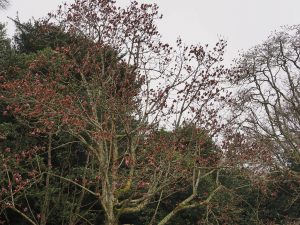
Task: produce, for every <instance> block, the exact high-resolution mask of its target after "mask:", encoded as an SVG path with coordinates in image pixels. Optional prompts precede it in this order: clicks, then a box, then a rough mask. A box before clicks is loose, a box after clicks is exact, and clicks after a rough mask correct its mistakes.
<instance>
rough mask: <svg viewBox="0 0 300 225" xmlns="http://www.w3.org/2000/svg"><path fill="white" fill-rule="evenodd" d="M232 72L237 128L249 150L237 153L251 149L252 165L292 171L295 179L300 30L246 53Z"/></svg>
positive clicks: (299, 137) (299, 158)
mask: <svg viewBox="0 0 300 225" xmlns="http://www.w3.org/2000/svg"><path fill="white" fill-rule="evenodd" d="M233 73H234V76H233V77H234V78H233V80H234V83H235V84H236V87H237V88H238V90H237V93H236V101H235V102H234V104H233V107H234V113H233V117H235V122H236V123H235V129H237V128H238V130H239V131H240V136H239V137H240V138H238V139H239V142H240V144H241V143H242V142H243V144H245V143H246V142H247V145H248V148H246V147H245V145H243V148H241V147H237V148H236V149H237V150H238V151H249V149H250V148H251V149H252V150H251V151H249V156H250V155H251V157H249V162H250V161H252V162H253V165H254V164H255V165H260V166H261V165H265V166H267V167H268V168H270V166H271V167H273V166H275V168H279V169H288V170H290V171H291V172H292V171H294V172H295V175H296V174H297V172H296V171H298V172H299V165H300V26H299V25H297V26H288V27H284V28H283V29H282V31H280V32H275V33H274V34H272V35H271V36H270V37H269V38H268V40H267V41H265V42H264V43H263V44H261V45H258V46H256V47H254V48H253V49H251V50H250V51H248V52H246V53H245V54H243V55H242V57H241V59H240V60H238V61H237V66H236V67H235V68H234V69H233ZM241 136H242V138H241ZM240 146H242V145H240ZM250 152H252V153H253V154H250ZM250 158H251V159H250ZM296 168H298V169H296ZM297 176H299V174H298V175H297Z"/></svg>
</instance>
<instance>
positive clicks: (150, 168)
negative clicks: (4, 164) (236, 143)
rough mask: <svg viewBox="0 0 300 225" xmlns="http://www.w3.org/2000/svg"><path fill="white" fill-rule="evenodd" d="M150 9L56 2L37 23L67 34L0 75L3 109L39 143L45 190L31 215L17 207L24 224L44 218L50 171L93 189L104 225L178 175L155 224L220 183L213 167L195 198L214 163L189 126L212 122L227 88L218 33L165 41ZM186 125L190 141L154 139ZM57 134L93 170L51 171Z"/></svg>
mask: <svg viewBox="0 0 300 225" xmlns="http://www.w3.org/2000/svg"><path fill="white" fill-rule="evenodd" d="M64 7H66V8H64ZM157 10H158V7H157V6H156V5H148V4H141V5H139V4H138V3H137V2H132V3H131V4H130V5H129V6H128V7H126V8H118V7H117V6H116V4H115V2H114V1H110V0H91V1H76V2H75V4H72V5H70V6H67V5H65V6H63V7H60V9H59V11H58V13H57V14H56V15H51V18H50V20H47V21H46V22H45V23H46V24H45V33H46V34H47V31H52V29H51V27H52V26H51V25H53V23H55V24H57V26H58V27H59V29H62V30H63V31H64V32H65V33H67V34H68V36H70V37H73V38H74V40H76V41H71V42H67V43H66V45H65V44H63V45H62V46H57V48H55V49H44V50H42V51H37V53H36V54H35V55H34V57H33V58H32V59H31V60H30V62H29V63H28V64H27V65H28V67H27V68H26V70H25V71H24V73H23V76H22V77H21V78H20V77H18V78H16V79H13V80H10V79H7V78H4V82H3V83H2V84H1V88H2V90H3V97H4V100H5V101H6V102H7V103H8V104H9V106H8V110H9V112H10V113H12V114H13V115H14V116H15V117H16V118H18V120H23V121H26V122H27V123H29V124H30V127H31V128H32V131H31V134H32V135H38V136H43V137H45V138H46V143H47V148H45V150H46V152H45V154H47V157H46V159H47V161H46V162H45V166H46V168H45V170H44V175H45V176H43V177H45V184H44V185H45V189H46V193H45V195H44V197H43V199H44V201H43V204H42V209H41V214H40V215H39V217H40V221H39V220H37V219H36V221H39V222H35V220H34V219H33V218H31V217H32V215H27V217H30V218H31V219H30V218H29V221H30V222H31V223H34V224H36V223H42V224H45V223H46V221H47V215H48V211H47V210H48V208H49V191H47V190H49V184H50V179H53V177H56V178H59V179H61V180H63V181H65V182H68V183H71V184H72V185H74V186H75V187H77V188H80V189H81V190H82V191H84V192H86V193H89V194H90V195H91V196H93V198H95V199H96V200H97V201H98V203H99V204H100V205H101V207H102V209H103V212H104V216H105V223H106V224H107V225H115V224H117V223H118V221H119V219H120V217H121V216H122V215H124V214H130V213H135V212H139V211H141V210H142V209H143V208H145V207H146V206H147V205H148V204H149V203H150V202H151V199H153V198H154V197H156V196H157V195H161V196H162V197H164V196H166V197H167V196H169V195H171V194H173V193H174V192H176V189H175V188H176V185H175V184H177V183H178V182H181V183H185V184H186V186H189V187H192V192H191V194H190V195H189V196H187V197H186V198H185V199H183V200H180V202H178V204H177V206H174V208H173V209H171V210H170V212H169V213H168V214H167V215H166V217H165V218H163V219H162V220H161V221H160V222H159V224H161V225H163V224H166V223H168V222H169V221H170V219H171V218H172V217H174V216H175V215H176V214H177V213H179V212H181V211H182V210H184V209H190V208H195V207H198V206H201V205H206V204H208V203H209V202H210V201H211V200H212V199H213V198H214V196H215V195H216V194H217V193H218V192H219V191H220V190H221V189H222V188H223V187H222V185H221V183H220V182H219V181H218V179H217V177H218V176H216V177H215V179H216V182H215V185H214V186H212V187H213V188H212V189H210V193H208V194H207V195H206V197H205V198H201V200H200V201H199V199H198V197H199V196H198V194H199V193H198V190H199V188H200V186H199V185H200V184H201V180H202V179H204V178H205V177H207V176H209V175H210V174H213V173H217V172H218V170H221V169H222V164H221V163H222V162H221V161H218V160H216V157H215V155H214V154H212V157H213V158H215V159H214V160H212V161H215V164H213V166H207V162H205V160H206V161H209V160H208V159H205V157H203V155H202V154H204V155H209V154H208V153H205V152H204V151H203V149H202V147H203V146H202V141H203V140H202V139H201V138H200V137H201V136H199V133H201V130H207V131H208V133H214V132H215V131H217V130H218V129H220V126H219V124H218V121H217V116H218V108H217V106H220V105H219V104H218V105H216V104H214V103H215V102H217V101H219V100H221V99H223V98H224V97H227V96H228V95H227V93H226V92H225V91H224V90H223V89H222V88H221V87H220V85H219V84H220V81H221V79H222V77H223V76H224V74H225V73H226V70H225V69H224V66H222V65H221V62H222V56H223V53H224V48H225V45H226V43H225V42H224V41H223V40H221V41H220V42H219V43H217V44H216V46H215V47H214V48H213V49H212V50H210V49H208V48H207V47H205V46H201V45H196V46H195V45H192V46H186V45H184V44H183V43H182V41H181V40H178V41H177V47H176V49H174V48H172V47H170V46H169V45H168V44H164V43H162V42H161V41H160V35H159V33H158V31H157V28H156V25H155V23H154V22H155V20H156V19H159V18H160V15H159V14H158V11H157ZM28 43H30V42H28ZM41 43H43V42H41ZM26 46H32V45H26ZM24 49H25V48H24ZM37 50H41V49H40V48H39V47H37ZM30 51H31V50H30ZM25 52H26V51H25ZM169 121H171V122H169ZM186 124H192V125H193V127H194V128H195V129H192V130H191V133H192V134H191V137H197V136H198V137H199V138H198V139H196V140H195V139H193V142H194V143H193V144H187V146H185V144H183V143H182V142H180V141H179V142H178V141H177V140H176V138H170V139H168V138H166V137H164V138H163V139H161V140H157V136H156V135H155V134H156V132H157V130H158V129H159V128H160V127H162V126H167V127H169V129H172V130H174V134H176V133H177V131H178V130H179V129H180V128H181V127H184V126H185V125H186ZM61 134H68V135H70V136H71V137H73V138H74V139H75V140H76V141H77V142H80V145H82V146H84V147H83V150H84V152H85V154H86V155H89V156H90V157H91V158H92V159H93V163H92V164H88V167H89V166H92V167H93V171H94V173H93V175H94V177H92V178H90V181H89V182H88V183H87V181H86V180H82V181H76V180H75V181H74V180H71V179H69V178H68V177H67V176H65V174H62V175H61V174H56V173H55V171H54V170H53V168H52V164H53V161H52V160H53V159H52V158H53V157H52V156H53V145H52V143H53V140H54V139H55V138H58V137H59V136H60V135H61ZM153 142H154V143H153ZM149 143H153V144H149ZM186 143H187V142H186ZM66 144H67V143H66ZM201 163H202V166H201ZM199 164H200V165H199ZM51 177H52V178H51ZM183 181H184V182H183ZM33 182H36V181H35V180H34V181H33ZM7 199H9V200H10V201H12V202H8V204H7V205H8V206H9V207H11V205H13V206H14V209H17V205H16V204H14V201H13V200H14V199H10V198H7ZM158 206H159V204H158ZM23 214H24V213H23Z"/></svg>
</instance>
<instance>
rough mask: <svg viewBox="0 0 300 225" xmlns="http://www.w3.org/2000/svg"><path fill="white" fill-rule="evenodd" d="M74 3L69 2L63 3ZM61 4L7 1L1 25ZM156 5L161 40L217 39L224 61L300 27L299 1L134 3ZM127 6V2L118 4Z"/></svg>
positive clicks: (53, 0) (37, 15) (147, 0)
mask: <svg viewBox="0 0 300 225" xmlns="http://www.w3.org/2000/svg"><path fill="white" fill-rule="evenodd" d="M65 1H66V2H73V1H72V0H65ZM65 1H62V0H10V6H9V8H8V9H6V10H1V11H0V21H1V22H6V23H8V33H9V34H10V35H11V34H13V31H14V27H13V24H12V22H10V21H9V19H8V18H7V17H12V18H14V17H15V16H16V15H17V12H18V15H19V18H20V19H21V21H27V20H28V19H30V18H32V17H34V18H36V19H37V18H40V17H42V16H45V15H46V14H47V13H48V12H51V11H54V10H55V9H57V6H58V5H59V4H61V3H62V2H65ZM137 1H138V2H141V3H142V2H143V3H157V4H158V5H159V7H160V12H161V13H162V14H163V15H164V17H163V19H162V20H161V21H160V22H159V24H158V26H159V30H160V32H161V34H162V36H163V40H164V41H167V42H169V43H171V44H172V43H175V40H176V39H177V38H178V37H179V36H180V37H181V38H182V39H183V40H184V41H185V42H186V43H189V44H197V43H201V44H210V45H213V44H214V43H216V41H217V40H218V39H219V38H224V39H225V40H227V42H228V47H227V50H226V55H225V60H226V62H229V61H230V60H232V59H233V58H235V57H238V53H239V51H242V50H247V49H249V48H251V47H253V46H255V45H256V44H259V43H262V42H263V40H265V39H266V38H267V37H268V35H270V34H271V32H272V31H274V30H279V29H280V27H281V26H283V25H295V24H300V13H299V10H300V0H284V1H283V0H137ZM117 2H118V3H120V4H121V5H126V3H128V2H129V0H117Z"/></svg>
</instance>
